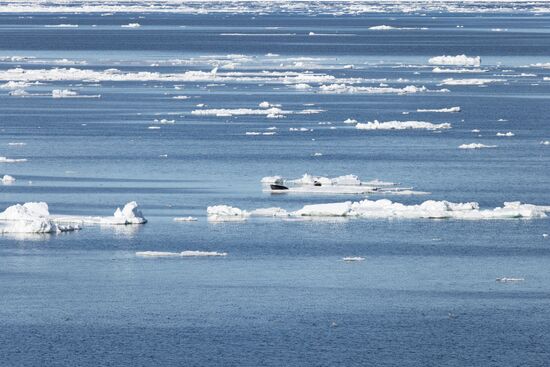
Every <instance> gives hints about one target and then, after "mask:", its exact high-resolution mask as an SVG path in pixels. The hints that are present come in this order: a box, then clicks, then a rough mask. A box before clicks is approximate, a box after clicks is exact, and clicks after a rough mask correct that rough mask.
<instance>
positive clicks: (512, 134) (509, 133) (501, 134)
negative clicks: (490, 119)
mask: <svg viewBox="0 0 550 367" xmlns="http://www.w3.org/2000/svg"><path fill="white" fill-rule="evenodd" d="M514 135H516V134H514V133H513V132H511V131H508V132H507V133H497V136H508V137H510V136H514Z"/></svg>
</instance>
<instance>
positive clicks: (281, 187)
mask: <svg viewBox="0 0 550 367" xmlns="http://www.w3.org/2000/svg"><path fill="white" fill-rule="evenodd" d="M261 183H262V190H263V191H265V192H270V193H282V194H284V193H290V194H356V195H359V194H385V195H388V194H389V195H423V194H428V193H427V192H422V191H413V190H412V188H410V187H406V188H405V187H397V184H395V183H393V182H384V181H380V180H371V181H361V180H360V179H359V177H357V176H355V175H344V176H338V177H333V178H330V177H324V176H313V175H310V174H307V173H306V174H304V175H303V176H302V177H301V178H298V179H288V180H287V179H284V178H283V177H281V176H268V177H264V178H262V180H261Z"/></svg>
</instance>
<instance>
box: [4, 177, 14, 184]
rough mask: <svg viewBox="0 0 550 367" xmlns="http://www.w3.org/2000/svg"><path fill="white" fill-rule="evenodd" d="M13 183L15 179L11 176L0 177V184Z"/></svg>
mask: <svg viewBox="0 0 550 367" xmlns="http://www.w3.org/2000/svg"><path fill="white" fill-rule="evenodd" d="M13 183H15V178H14V177H13V176H10V175H4V177H2V184H4V185H11V184H13Z"/></svg>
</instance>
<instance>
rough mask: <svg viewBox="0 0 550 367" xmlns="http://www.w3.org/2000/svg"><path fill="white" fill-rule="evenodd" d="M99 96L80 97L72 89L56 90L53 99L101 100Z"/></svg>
mask: <svg viewBox="0 0 550 367" xmlns="http://www.w3.org/2000/svg"><path fill="white" fill-rule="evenodd" d="M100 97H101V96H100V95H99V94H94V95H80V94H78V92H76V91H74V90H70V89H54V90H52V98H100Z"/></svg>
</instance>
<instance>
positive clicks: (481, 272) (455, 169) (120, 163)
mask: <svg viewBox="0 0 550 367" xmlns="http://www.w3.org/2000/svg"><path fill="white" fill-rule="evenodd" d="M22 16H25V17H26V18H22ZM60 17H61V18H60ZM135 22H138V23H140V24H141V27H139V28H135V29H131V28H121V27H120V25H124V24H128V23H135ZM58 24H74V25H78V26H79V27H78V28H58V27H45V25H58ZM382 24H385V25H392V26H396V27H397V26H398V27H411V28H421V27H427V28H428V29H427V30H421V29H414V30H393V31H373V30H369V29H368V28H369V27H371V26H377V25H382ZM548 24H550V17H549V16H547V15H540V16H539V15H534V14H530V13H517V14H516V13H509V14H484V15H482V16H479V15H477V14H449V13H434V14H427V16H422V15H420V14H399V13H392V14H374V15H372V14H371V15H369V14H363V15H334V14H333V15H329V14H304V13H302V12H296V13H287V12H285V13H269V14H265V15H262V14H234V15H231V14H201V15H186V14H179V15H178V14H155V13H143V14H141V13H138V14H127V13H115V14H114V15H112V16H100V15H99V14H95V13H93V14H57V13H53V14H44V13H32V14H30V13H29V14H19V13H15V14H9V13H0V60H2V61H0V85H1V84H4V83H6V82H8V81H10V80H15V78H14V77H13V74H10V75H11V76H10V75H8V72H7V70H10V69H14V68H17V67H20V68H22V69H24V70H27V71H29V70H38V73H39V74H36V75H41V76H36V77H34V78H28V79H29V80H30V81H33V82H34V81H40V82H41V84H38V85H28V86H25V87H22V88H23V89H24V90H26V91H27V92H28V93H29V94H30V95H28V96H26V97H17V96H10V95H8V93H9V92H10V89H0V156H6V157H9V158H26V159H28V161H27V162H24V163H0V176H3V175H4V174H10V175H12V176H14V177H16V178H17V182H16V183H15V184H13V185H0V208H1V209H2V210H3V209H4V208H5V207H7V206H9V205H12V204H14V203H18V202H19V203H22V202H27V201H46V202H48V204H49V206H50V211H51V212H52V213H56V214H78V215H110V214H112V212H113V211H114V209H115V208H116V207H117V206H120V205H123V204H124V203H126V202H128V201H131V200H136V201H138V202H139V204H140V206H141V207H142V210H143V212H144V214H145V216H146V217H147V218H148V219H149V223H147V224H146V225H144V226H137V227H136V226H133V227H132V226H130V227H128V226H125V227H109V226H97V227H94V226H90V227H85V228H84V229H83V230H81V231H78V232H74V233H66V234H60V235H49V234H46V235H0V366H10V367H11V366H14V367H15V366H17V367H19V366H208V365H212V366H364V365H373V366H396V365H400V366H545V365H547V364H548V360H550V352H549V349H548V345H550V337H549V336H548V332H547V330H548V329H549V328H550V325H549V321H548V314H549V312H550V288H549V284H550V276H549V273H548V266H549V265H550V240H549V239H548V237H546V238H545V237H543V233H549V232H550V222H549V220H548V219H547V218H543V219H533V220H505V221H458V220H446V221H430V220H343V219H342V220H338V219H334V220H330V221H287V220H280V219H251V220H249V221H247V222H242V223H209V222H208V221H207V220H206V207H207V206H209V205H216V204H229V205H234V206H237V207H240V208H244V209H254V208H259V207H269V206H279V207H283V208H286V209H291V210H295V209H299V208H301V207H302V206H303V205H305V204H311V203H325V202H334V201H344V200H360V199H362V196H346V197H342V196H337V195H336V196H328V195H323V196H314V195H310V196H298V195H286V196H283V195H269V194H265V193H262V191H261V186H260V182H259V181H260V179H261V178H262V177H263V176H268V175H275V174H279V175H283V176H285V177H289V178H295V177H299V176H301V175H302V174H304V173H306V172H308V173H312V174H319V175H328V176H337V175H342V174H349V173H352V174H356V175H358V176H360V177H361V178H364V179H371V178H379V179H383V180H389V181H393V182H399V183H401V184H402V185H404V186H414V187H415V189H417V190H422V191H428V192H430V193H431V194H430V195H428V196H421V197H419V196H402V197H401V196H399V197H389V198H390V199H392V200H395V201H399V202H403V203H407V204H413V203H414V204H416V203H419V202H421V201H423V200H426V199H434V200H449V201H453V202H464V201H477V202H479V203H480V205H481V206H482V207H487V208H493V207H496V206H501V205H502V203H503V202H505V201H515V200H520V201H523V202H527V203H532V204H540V205H549V204H550V197H549V195H548V188H549V185H550V146H548V145H543V144H540V142H541V141H547V140H550V129H549V125H548V124H549V121H550V119H549V118H550V109H549V108H548V106H549V102H550V101H549V100H550V81H548V80H545V79H544V78H545V77H547V78H548V77H550V68H548V67H546V68H545V67H543V66H535V64H537V63H541V64H544V63H550V36H549V33H548V31H549V27H548ZM93 25H96V26H95V27H94V26H93ZM457 25H462V26H463V28H457V27H456V26H457ZM274 27H276V28H274ZM495 28H500V29H506V31H499V32H497V31H492V29H495ZM309 32H314V33H318V34H319V35H313V36H309ZM268 53H272V54H278V55H266V54H268ZM463 53H464V54H467V55H469V56H481V57H482V65H481V66H480V68H481V69H482V70H484V71H483V72H476V73H467V74H457V73H450V74H449V73H442V74H440V73H433V72H432V69H433V66H432V65H428V59H429V58H430V57H433V56H439V55H445V54H451V55H456V54H463ZM16 55H17V56H26V57H33V58H26V59H7V58H5V57H6V56H10V57H11V56H16ZM239 55H240V56H239ZM2 57H4V58H2ZM60 59H68V61H67V60H65V61H63V60H62V61H60ZM349 64H352V65H354V68H352V69H349V68H344V66H345V65H349ZM216 66H217V67H219V69H218V74H217V75H218V76H219V77H220V79H218V80H198V79H196V78H189V79H185V78H183V77H181V75H180V77H171V75H173V74H178V73H185V72H187V71H204V72H207V73H208V72H210V70H211V69H212V68H214V67H216ZM71 67H72V68H77V69H81V70H91V71H97V72H99V73H100V74H101V73H103V74H101V78H104V79H102V80H99V81H97V80H94V79H95V78H97V75H99V74H94V75H95V76H94V77H78V78H77V77H75V78H73V79H71V78H60V77H59V76H57V77H55V78H51V77H50V78H48V77H45V76H44V75H46V73H47V72H48V70H50V71H51V70H52V69H53V68H71ZM109 68H116V69H119V70H120V72H121V73H123V74H124V73H126V74H128V73H137V72H151V73H158V75H157V76H156V77H153V78H152V79H147V80H146V79H142V80H138V78H136V79H133V80H125V81H118V80H116V78H111V80H108V78H107V77H106V74H105V73H104V70H106V69H109ZM449 68H452V67H449ZM458 68H460V67H458ZM263 71H267V72H269V73H271V74H269V73H267V74H266V73H263ZM308 72H314V73H317V74H319V75H321V76H324V77H327V76H332V77H334V78H335V79H334V80H332V81H330V80H329V79H326V80H327V81H323V82H319V83H317V82H312V81H305V82H304V83H307V84H309V85H310V87H311V88H310V89H305V90H302V89H296V88H293V87H292V85H293V84H297V83H299V82H288V81H287V82H285V81H284V80H283V79H282V77H279V76H276V75H275V74H274V73H283V74H282V75H290V73H298V74H299V75H300V76H301V77H308V75H309V73H308ZM63 73H65V74H69V73H71V71H69V70H65V71H64V72H62V74H63ZM230 73H239V74H233V75H232V76H231V74H230ZM262 73H263V74H264V75H263V76H262ZM285 73H286V74H285ZM522 73H523V75H522ZM90 75H91V74H90ZM447 78H454V79H471V78H483V79H499V81H496V82H492V83H487V84H486V85H485V86H483V87H479V86H476V85H465V86H455V85H441V84H442V81H443V80H444V79H447ZM60 79H64V80H60ZM380 83H383V84H387V85H389V86H391V87H395V88H402V87H404V86H407V85H415V86H417V87H420V86H425V87H426V88H428V89H429V90H431V91H428V92H420V93H415V94H395V93H393V94H366V93H343V94H326V93H321V92H320V88H319V87H320V85H322V84H346V85H353V86H362V87H365V86H371V87H377V86H379V85H380ZM442 88H447V89H449V92H438V90H440V89H442ZM53 89H70V90H74V91H78V92H79V94H80V95H81V96H85V95H96V94H101V98H60V99H54V98H52V97H51V91H52V90H53ZM178 95H179V96H187V97H189V98H188V99H174V98H172V97H174V96H178ZM262 101H269V102H270V103H273V104H280V105H281V108H282V109H283V110H287V111H301V110H304V109H321V110H323V112H320V113H317V114H297V113H286V114H285V118H282V119H269V118H266V117H265V116H264V115H246V116H197V115H194V114H192V111H194V110H204V109H221V108H224V109H237V108H250V109H258V108H259V107H258V104H259V103H260V102H262ZM198 104H204V105H205V106H204V107H198V106H197V105H198ZM451 106H460V107H461V112H460V113H456V114H450V113H419V112H416V110H417V109H419V108H443V107H451ZM403 112H408V114H403ZM162 118H165V119H169V120H172V119H174V120H176V121H175V124H168V125H158V124H155V122H154V119H162ZM347 118H355V119H357V120H358V121H360V122H365V121H372V120H374V119H378V120H380V121H391V120H400V121H406V120H420V121H429V122H433V123H443V122H449V123H451V124H452V126H453V127H452V129H450V130H445V131H442V132H441V133H434V132H432V131H426V130H418V131H412V130H406V131H361V130H357V129H355V128H353V125H348V124H344V123H343V121H344V120H346V119H347ZM499 120H505V121H499ZM320 122H321V123H330V124H319V123H320ZM149 126H160V129H155V130H152V129H148V127H149ZM271 126H275V127H277V130H276V131H277V134H276V135H273V136H247V135H245V133H246V132H247V131H261V132H264V131H267V130H266V128H268V127H271ZM291 127H292V128H299V127H307V128H308V129H313V131H309V132H293V131H289V128H291ZM331 127H336V129H331ZM473 129H478V130H480V132H479V133H474V132H472V131H471V130H473ZM508 131H512V132H513V133H514V134H515V135H514V136H513V137H497V136H496V133H497V132H508ZM10 142H11V143H13V142H24V143H26V145H20V146H16V145H9V143H10ZM474 142H475V143H484V144H487V145H497V147H496V148H492V149H481V150H462V149H458V146H459V145H461V144H465V143H474ZM316 152H320V153H322V154H323V155H322V156H313V154H314V153H316ZM164 155H166V156H164ZM372 198H377V197H376V196H373V197H372ZM188 215H192V216H196V217H198V221H197V222H192V223H176V222H174V221H173V218H174V217H180V216H188ZM147 250H155V251H173V252H179V251H184V250H201V251H222V252H227V253H228V256H227V257H225V258H170V259H158V258H157V259H144V258H139V257H136V256H135V252H136V251H147ZM344 256H364V257H365V261H362V262H358V263H345V262H343V261H341V258H342V257H344ZM503 276H506V277H520V278H524V279H525V280H524V281H523V282H518V283H498V282H495V279H496V278H497V277H503Z"/></svg>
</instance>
